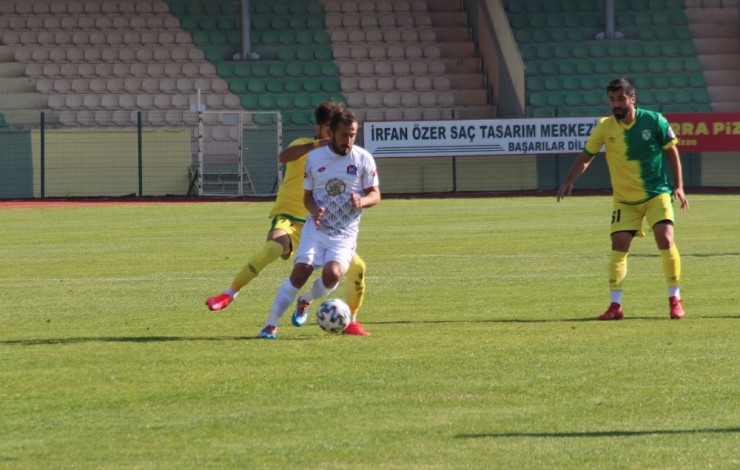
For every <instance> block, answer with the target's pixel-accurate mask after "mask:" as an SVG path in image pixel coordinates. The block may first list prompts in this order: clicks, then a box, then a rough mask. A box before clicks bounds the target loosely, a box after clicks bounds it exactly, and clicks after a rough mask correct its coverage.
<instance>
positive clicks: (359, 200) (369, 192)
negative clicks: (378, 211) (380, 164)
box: [352, 186, 380, 209]
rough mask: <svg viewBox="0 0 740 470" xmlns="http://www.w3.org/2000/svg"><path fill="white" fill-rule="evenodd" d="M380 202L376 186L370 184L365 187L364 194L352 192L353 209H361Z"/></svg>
mask: <svg viewBox="0 0 740 470" xmlns="http://www.w3.org/2000/svg"><path fill="white" fill-rule="evenodd" d="M379 202H380V188H379V187H378V186H371V187H369V188H365V195H364V196H361V195H359V194H357V193H352V207H354V208H355V209H362V208H365V207H373V206H374V205H376V204H378V203H379Z"/></svg>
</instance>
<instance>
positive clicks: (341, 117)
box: [329, 107, 357, 131]
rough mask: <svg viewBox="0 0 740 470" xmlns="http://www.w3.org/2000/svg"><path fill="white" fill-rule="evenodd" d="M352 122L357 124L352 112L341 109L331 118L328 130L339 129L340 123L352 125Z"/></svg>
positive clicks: (347, 109)
mask: <svg viewBox="0 0 740 470" xmlns="http://www.w3.org/2000/svg"><path fill="white" fill-rule="evenodd" d="M353 122H357V119H356V118H355V113H353V112H352V110H351V109H349V108H345V107H342V108H341V109H340V110H339V111H337V112H336V113H334V115H333V116H332V117H331V124H329V128H330V129H331V130H333V131H335V130H337V128H339V124H340V123H341V124H347V125H352V123H353Z"/></svg>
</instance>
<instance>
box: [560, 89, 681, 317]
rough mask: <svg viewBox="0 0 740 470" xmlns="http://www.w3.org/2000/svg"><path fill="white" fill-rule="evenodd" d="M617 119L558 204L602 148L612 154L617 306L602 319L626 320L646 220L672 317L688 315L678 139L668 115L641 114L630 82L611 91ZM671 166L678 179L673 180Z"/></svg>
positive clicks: (594, 136) (593, 141)
mask: <svg viewBox="0 0 740 470" xmlns="http://www.w3.org/2000/svg"><path fill="white" fill-rule="evenodd" d="M607 95H608V97H609V103H610V105H611V107H612V116H609V117H605V118H603V119H602V120H601V121H600V122H599V123H598V124H597V126H596V127H595V128H594V130H593V132H592V133H591V135H590V136H589V138H588V141H587V142H586V147H585V148H584V150H583V153H582V154H581V155H580V156H579V157H578V158H576V160H575V162H573V166H572V167H571V169H570V171H569V172H568V175H567V176H566V179H565V182H564V183H563V184H562V186H560V188H559V189H558V194H557V200H558V201H560V200H561V199H563V198H564V197H565V196H567V195H570V194H571V191H572V190H573V183H574V182H575V180H576V179H577V178H578V177H579V176H581V175H582V174H583V173H584V172H585V171H586V169H587V168H588V166H589V165H590V164H591V161H592V160H593V158H594V157H595V156H596V154H597V153H598V152H599V151H600V150H601V148H602V147H604V148H605V150H606V163H607V166H608V167H609V176H610V178H611V183H612V189H613V192H614V201H613V208H612V223H611V242H612V250H611V256H610V258H609V269H608V274H609V288H610V292H611V304H610V305H609V308H608V309H607V310H606V312H604V313H603V314H602V315H600V316H599V319H600V320H621V319H622V318H623V317H624V313H623V312H622V282H623V281H624V278H625V276H626V275H627V255H628V253H629V249H630V245H631V243H632V239H633V238H634V237H635V235H639V236H644V233H643V231H642V224H643V220H646V221H647V223H648V225H649V227H650V228H651V229H652V231H653V234H654V235H655V243H656V244H657V245H658V250H659V251H660V256H661V260H662V265H663V273H664V275H665V280H666V284H667V285H668V305H669V315H670V317H671V318H673V319H680V318H683V316H684V309H683V305H682V304H681V296H680V293H679V281H680V277H681V257H680V255H679V252H678V248H676V245H675V244H674V241H673V221H674V213H673V205H672V196H673V197H675V198H676V199H678V200H679V201H680V204H681V209H688V207H689V203H688V201H687V200H686V196H685V195H684V190H683V176H682V172H681V160H680V158H679V154H678V149H677V148H676V144H677V143H678V139H677V138H676V135H675V134H674V133H673V130H672V129H671V127H670V125H669V124H668V121H667V120H666V119H665V117H663V115H662V114H660V113H657V112H654V111H647V110H643V109H638V108H637V107H636V106H635V103H636V98H637V95H636V93H635V89H634V86H633V85H632V82H631V81H630V80H629V79H628V78H619V79H617V80H613V81H611V82H610V83H609V85H608V86H607ZM666 162H667V164H668V166H669V167H670V169H671V174H672V175H673V184H671V182H670V180H669V175H668V172H667V168H666Z"/></svg>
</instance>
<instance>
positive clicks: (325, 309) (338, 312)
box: [316, 299, 352, 333]
mask: <svg viewBox="0 0 740 470" xmlns="http://www.w3.org/2000/svg"><path fill="white" fill-rule="evenodd" d="M351 316H352V314H351V313H350V311H349V305H347V304H346V303H345V302H344V301H343V300H341V299H330V300H326V301H324V302H322V303H321V305H319V309H318V310H317V311H316V322H317V323H318V324H319V327H321V329H322V330H324V331H326V332H327V333H341V332H342V331H344V329H345V328H347V325H349V322H350V319H351Z"/></svg>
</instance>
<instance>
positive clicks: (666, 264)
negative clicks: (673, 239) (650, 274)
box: [660, 245, 681, 286]
mask: <svg viewBox="0 0 740 470" xmlns="http://www.w3.org/2000/svg"><path fill="white" fill-rule="evenodd" d="M660 258H661V260H662V261H663V274H665V281H666V283H667V284H668V285H669V286H677V285H678V284H679V281H680V280H681V255H679V254H678V248H676V245H673V246H671V247H670V248H668V249H667V250H660Z"/></svg>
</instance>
